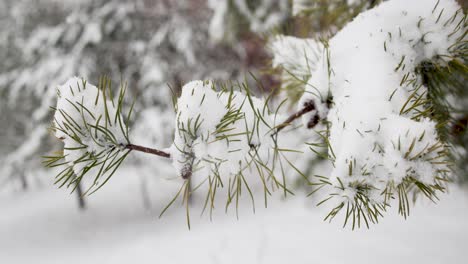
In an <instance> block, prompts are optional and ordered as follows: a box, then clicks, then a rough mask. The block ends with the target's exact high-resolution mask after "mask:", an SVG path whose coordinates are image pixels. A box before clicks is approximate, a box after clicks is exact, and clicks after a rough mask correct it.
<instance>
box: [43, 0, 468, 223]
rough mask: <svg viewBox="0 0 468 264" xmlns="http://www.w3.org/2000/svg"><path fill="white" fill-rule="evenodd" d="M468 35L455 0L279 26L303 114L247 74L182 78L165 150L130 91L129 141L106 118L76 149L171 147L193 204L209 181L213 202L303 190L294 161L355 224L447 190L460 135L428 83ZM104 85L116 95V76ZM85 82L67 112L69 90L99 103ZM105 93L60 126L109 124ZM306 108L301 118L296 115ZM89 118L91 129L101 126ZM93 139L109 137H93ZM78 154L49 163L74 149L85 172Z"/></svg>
mask: <svg viewBox="0 0 468 264" xmlns="http://www.w3.org/2000/svg"><path fill="white" fill-rule="evenodd" d="M465 43H466V16H465V15H464V14H463V12H462V11H461V10H460V9H459V6H458V4H457V3H456V2H455V0H440V1H434V3H433V5H427V1H425V0H416V1H412V2H411V3H407V2H406V1H403V0H392V1H388V2H385V3H383V4H381V5H380V6H378V7H377V8H374V9H371V10H369V11H366V12H364V13H362V14H360V15H359V16H357V17H356V18H355V19H354V20H353V21H352V22H350V23H349V24H348V25H347V26H345V27H344V28H343V29H342V30H340V31H339V32H338V33H337V34H336V35H335V36H334V37H332V38H330V39H329V40H325V39H323V38H322V39H321V40H320V41H316V40H313V39H299V38H293V37H284V36H283V37H281V36H279V37H277V38H276V39H274V40H273V41H272V42H271V50H272V52H273V54H274V58H273V65H274V66H278V67H282V68H283V70H284V71H285V72H286V73H287V74H286V73H284V72H283V75H284V76H289V77H290V78H296V79H297V80H302V82H304V85H303V87H304V90H303V92H302V97H301V99H300V100H299V102H298V103H297V104H298V105H297V109H298V111H297V112H296V113H293V114H292V115H287V114H285V113H287V111H285V110H283V109H282V107H284V105H285V103H286V100H283V101H281V103H274V102H273V101H274V100H272V97H271V96H268V97H266V98H263V97H262V96H259V97H255V96H253V95H252V89H251V88H250V87H249V85H247V84H235V85H233V84H226V85H216V84H215V83H214V82H204V81H192V82H189V83H187V84H186V85H185V86H184V87H183V88H182V91H181V94H180V96H179V98H178V100H177V103H176V104H175V108H176V109H175V110H176V114H175V117H174V119H175V120H174V124H175V126H174V131H175V132H174V140H173V144H172V146H171V147H170V148H168V149H166V150H162V151H161V150H158V149H150V148H146V147H141V146H135V145H133V144H131V143H130V142H129V135H128V131H129V130H128V127H127V126H125V125H124V126H122V123H123V119H122V117H121V115H120V113H121V109H122V106H121V102H122V101H123V99H121V97H120V96H119V100H118V102H119V103H117V104H116V106H115V107H116V110H115V111H113V110H112V109H111V110H110V113H111V114H112V115H114V116H115V117H114V118H111V120H115V121H114V123H113V124H114V125H115V126H116V129H117V128H119V127H118V126H117V124H118V125H120V131H121V132H122V133H123V135H124V138H125V140H126V141H125V142H123V143H122V141H123V139H122V140H119V139H118V138H119V137H118V136H115V135H114V134H116V133H117V134H118V133H119V132H118V131H114V130H112V128H108V127H107V125H106V124H107V122H105V127H103V126H102V125H95V127H97V128H100V129H102V130H103V134H102V136H101V137H98V136H97V135H95V137H93V136H91V137H89V136H87V135H82V136H81V137H80V136H79V135H78V136H77V139H78V140H80V143H81V145H79V146H77V145H72V148H76V149H70V150H73V151H78V153H80V152H81V154H82V155H83V154H85V155H88V156H89V157H90V158H91V161H92V162H96V163H98V164H103V165H102V168H104V169H103V170H104V171H110V170H111V169H114V165H112V166H110V167H106V166H109V165H104V164H106V160H107V159H106V158H104V159H102V160H101V159H100V158H96V157H95V156H94V155H98V154H99V153H100V152H99V151H114V150H115V151H116V152H121V151H124V152H125V154H124V155H126V154H128V153H129V152H130V151H133V150H135V151H143V152H147V153H152V154H155V155H159V156H162V157H165V158H170V159H171V160H172V164H173V166H174V168H175V170H176V171H177V173H178V174H179V176H180V177H181V178H182V179H184V182H183V185H182V187H181V189H180V191H179V192H178V193H177V195H176V197H175V198H174V200H173V201H171V203H170V204H169V205H171V204H172V203H173V202H174V201H175V199H176V198H177V197H178V196H179V195H180V194H181V193H183V200H184V202H185V204H186V206H187V208H188V204H189V203H188V201H189V198H190V196H191V195H192V194H193V193H194V192H196V191H197V190H203V191H205V192H206V193H205V197H206V198H205V206H204V208H205V209H206V208H207V207H209V208H210V210H212V209H214V208H215V206H214V203H215V202H214V201H215V200H216V199H215V198H216V196H217V194H219V193H224V194H226V195H227V196H226V207H227V206H228V205H229V204H231V203H232V202H233V201H236V204H237V201H238V200H239V197H240V196H241V193H242V192H244V193H246V192H247V193H248V195H249V196H250V197H251V198H252V200H254V198H255V196H256V195H255V193H256V190H258V189H255V188H251V187H252V186H260V187H261V188H262V189H263V194H264V197H265V202H266V197H267V196H269V195H271V194H272V192H273V191H274V190H281V191H283V193H284V194H285V195H286V194H287V193H292V190H290V188H289V186H290V185H291V182H292V179H291V178H292V177H290V176H289V175H291V174H293V173H294V174H297V175H299V176H301V177H302V178H303V179H305V183H308V184H309V185H312V186H316V189H315V190H314V192H316V191H318V192H316V195H318V196H319V197H318V198H319V199H320V200H321V202H320V203H319V204H324V203H328V204H331V211H330V213H329V214H328V215H327V216H326V219H330V220H331V219H333V218H334V217H336V216H337V215H338V214H339V213H340V212H343V215H344V219H345V225H346V223H348V222H349V221H351V222H352V226H353V228H354V227H355V226H358V227H359V226H361V221H362V222H363V223H365V225H367V226H369V224H370V223H376V222H378V220H379V218H380V217H381V216H383V212H384V211H385V210H387V209H388V208H389V207H390V206H392V205H394V204H393V202H392V200H393V199H396V200H397V204H398V211H399V213H400V214H402V215H403V216H405V217H406V216H407V215H408V214H409V206H410V205H409V200H410V198H409V197H417V195H418V194H421V193H422V194H423V195H424V196H426V197H427V198H429V199H431V200H435V199H437V192H438V191H444V190H445V187H446V186H445V183H446V181H448V180H449V179H450V177H451V171H452V163H453V160H452V153H451V148H450V143H451V142H449V141H448V140H447V139H446V137H445V136H444V132H443V131H444V130H443V126H444V125H445V123H444V122H442V121H441V119H440V118H439V116H440V113H439V110H438V108H437V105H438V104H437V103H436V100H435V99H434V95H433V89H429V87H430V86H431V80H432V79H431V78H434V75H431V74H428V73H427V70H426V69H425V68H424V67H425V66H426V65H428V64H430V65H435V66H437V67H447V65H450V64H453V63H456V62H458V64H460V61H461V60H464V59H465V58H466V54H465V50H466V44H465ZM309 61H310V62H309ZM462 63H463V62H462ZM435 66H434V67H435ZM284 76H283V79H284ZM307 79H308V80H307ZM284 80H286V85H287V79H284ZM284 80H283V81H284ZM76 81H77V80H76V79H72V80H71V81H70V82H72V83H73V82H76ZM67 85H68V86H71V85H72V84H71V83H67V84H66V85H65V86H67ZM65 86H61V87H62V88H63V87H65ZM99 86H100V87H101V89H100V90H102V91H103V95H105V94H106V92H105V91H106V87H107V86H106V85H104V86H103V87H104V88H102V84H100V85H99ZM90 87H92V86H90ZM431 87H432V86H431ZM62 88H60V89H62ZM94 90H98V89H94ZM86 93H87V92H83V94H86ZM83 94H81V93H78V100H77V99H76V98H75V94H73V91H72V92H71V95H70V93H67V95H66V96H65V97H61V99H59V104H58V109H57V112H56V113H57V114H58V113H59V112H60V111H59V109H62V107H59V106H60V105H63V104H65V105H67V102H66V101H68V100H69V99H70V98H72V99H73V100H72V102H80V100H81V105H83V103H84V101H85V100H91V101H90V102H95V103H94V106H96V103H97V102H98V101H99V92H98V93H97V94H98V96H96V95H95V96H94V99H93V98H88V99H85V96H83ZM119 94H123V93H119ZM109 95H110V89H109ZM80 96H81V97H80ZM88 96H91V95H88ZM88 96H86V97H88ZM103 97H104V96H103ZM108 98H110V100H111V99H112V96H109V97H108ZM64 100H65V101H64ZM93 100H95V101H93ZM106 102H107V101H106V100H105V99H104V100H103V101H102V104H104V108H102V107H98V108H97V109H95V111H97V113H98V114H97V117H94V118H93V120H88V119H89V117H88V116H86V115H83V114H82V113H83V108H84V109H88V108H89V107H93V106H92V105H90V106H89V107H88V105H85V106H86V107H83V106H81V105H80V106H79V107H76V108H75V110H73V108H70V109H68V110H69V111H75V112H76V114H77V116H76V118H78V119H79V120H81V121H80V122H81V123H80V122H78V123H77V124H75V123H74V122H71V121H69V120H68V119H67V118H66V116H67V115H63V114H62V115H61V116H62V117H63V118H64V119H62V121H61V122H62V123H66V125H67V126H68V128H66V129H61V128H60V127H59V129H58V130H60V131H62V130H63V131H67V130H68V129H71V130H72V131H77V130H79V129H77V127H76V126H77V125H78V127H79V128H80V129H82V128H83V127H85V128H86V127H87V126H88V125H89V124H92V123H93V122H94V121H96V122H97V123H98V124H99V121H98V120H100V118H99V117H98V116H102V115H104V117H105V118H106V116H107V113H108V112H107V111H109V110H107V107H106ZM107 105H109V104H108V103H107ZM103 109H105V111H103ZM114 112H115V113H114ZM79 113H81V116H78V114H79ZM99 113H100V115H99ZM67 117H68V116H67ZM300 117H302V120H303V122H302V125H300V124H297V123H295V120H296V119H298V118H300ZM80 118H81V119H80ZM128 118H129V115H128V116H126V117H125V120H127V119H128ZM72 119H73V120H74V118H72ZM105 120H106V121H107V120H108V119H107V118H106V119H105ZM119 120H121V121H119ZM90 121H93V122H90ZM117 121H119V122H118V123H117ZM57 123H58V124H59V123H60V120H59V122H57ZM57 123H56V124H57ZM82 123H83V126H81V125H80V124H82ZM125 124H126V123H125ZM109 125H110V123H109ZM90 128H91V129H90V130H89V133H91V132H93V128H94V127H93V126H90ZM63 131H62V132H63ZM96 132H97V131H96ZM89 133H88V134H89ZM65 134H66V133H65ZM85 134H86V133H85ZM66 135H68V134H66ZM58 136H59V137H63V136H64V135H63V134H62V135H61V134H59V135H58ZM70 136H73V135H71V134H70ZM72 138H73V137H72ZM81 138H84V139H87V140H86V142H89V144H88V143H83V140H82V139H81ZM130 138H131V137H130ZM89 139H91V140H89ZM75 141H76V140H75ZM93 142H95V143H101V144H103V146H104V148H98V149H96V148H94V147H91V148H90V147H89V146H93V145H92V143H93ZM106 143H109V144H106ZM65 144H67V142H65ZM83 146H85V147H83ZM159 147H163V146H159ZM96 153H98V154H96ZM109 155H110V154H109ZM112 155H114V154H112ZM116 155H117V154H116ZM70 157H72V159H70V160H67V154H65V155H63V156H61V157H60V156H59V157H57V159H56V160H55V159H51V160H50V161H51V163H50V164H52V165H55V164H56V161H58V160H59V159H61V158H64V159H65V160H66V165H68V166H70V165H72V167H73V168H74V169H75V173H80V172H81V174H80V175H78V178H80V179H81V178H82V177H83V175H84V174H83V173H82V172H83V171H84V170H86V169H85V168H86V167H82V166H76V165H77V164H78V163H79V161H80V160H79V159H78V162H77V159H76V158H74V157H73V156H71V155H70ZM75 157H78V156H75ZM73 160H74V161H73ZM122 160H123V159H122ZM312 160H314V161H313V162H312ZM320 160H322V161H323V163H324V165H325V166H322V167H325V168H329V170H328V171H325V172H323V171H322V173H321V175H315V177H314V178H313V180H312V181H310V177H309V176H312V174H313V173H314V172H313V171H314V170H313V169H312V170H311V169H310V166H304V165H305V163H304V161H306V162H308V163H309V165H310V164H316V162H317V161H320ZM70 161H73V163H72V164H70ZM113 161H114V160H112V162H113ZM120 161H121V160H120V159H119V162H120ZM96 163H91V165H90V166H89V167H94V165H95V164H96ZM119 164H120V163H119ZM119 164H116V166H115V168H116V167H118V165H119ZM77 167H78V168H79V170H78V171H76V168H77ZM89 167H88V168H89ZM68 170H71V169H70V168H69V169H68ZM99 173H100V172H99ZM98 175H99V174H98ZM111 175H112V174H111ZM59 176H60V175H59ZM97 178H98V177H97ZM107 179H108V178H107ZM95 182H96V181H95ZM104 182H105V181H104ZM99 186H102V185H99ZM221 189H222V190H224V191H223V192H221Z"/></svg>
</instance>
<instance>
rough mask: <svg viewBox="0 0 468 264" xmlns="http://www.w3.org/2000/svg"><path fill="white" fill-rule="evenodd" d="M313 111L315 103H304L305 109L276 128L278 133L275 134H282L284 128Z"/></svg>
mask: <svg viewBox="0 0 468 264" xmlns="http://www.w3.org/2000/svg"><path fill="white" fill-rule="evenodd" d="M313 110H315V103H314V102H313V101H309V102H306V103H304V107H303V108H302V109H301V110H299V111H298V112H296V113H294V114H292V115H290V116H289V117H288V119H286V120H285V121H284V122H283V123H281V124H279V125H278V126H277V127H276V132H275V133H278V132H280V131H281V130H282V129H283V128H285V127H287V126H289V125H290V124H291V123H292V122H293V121H294V120H296V119H298V118H299V117H301V116H303V115H305V114H306V113H308V112H311V111H313Z"/></svg>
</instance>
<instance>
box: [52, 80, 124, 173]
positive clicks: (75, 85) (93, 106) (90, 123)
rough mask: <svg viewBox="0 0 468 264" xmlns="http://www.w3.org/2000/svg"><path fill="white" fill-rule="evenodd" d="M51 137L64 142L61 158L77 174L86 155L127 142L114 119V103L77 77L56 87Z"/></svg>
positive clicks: (97, 154)
mask: <svg viewBox="0 0 468 264" xmlns="http://www.w3.org/2000/svg"><path fill="white" fill-rule="evenodd" d="M57 93H58V100H57V106H56V111H55V115H54V125H55V136H56V137H57V138H59V139H61V140H62V141H63V143H64V151H63V154H64V156H65V161H66V162H68V163H69V165H70V166H73V169H74V171H75V173H76V174H77V175H80V174H81V173H82V172H83V169H84V168H85V167H86V165H87V163H86V162H82V161H81V162H80V160H83V158H84V157H85V156H86V155H95V156H99V155H102V154H103V153H104V152H106V151H108V150H109V149H111V148H115V147H116V146H119V145H121V144H124V143H127V141H126V138H125V135H124V131H123V128H122V127H120V126H119V125H118V123H117V122H116V121H115V120H116V118H118V117H117V116H116V114H117V108H116V107H117V105H116V103H114V102H112V101H111V100H112V99H111V98H108V97H109V93H108V92H106V94H107V98H106V97H105V96H104V93H103V91H101V90H99V89H98V88H97V87H96V86H94V85H92V84H89V83H86V81H85V80H83V79H80V78H78V77H73V78H70V79H69V80H68V81H67V82H65V83H64V84H62V85H60V86H58V87H57Z"/></svg>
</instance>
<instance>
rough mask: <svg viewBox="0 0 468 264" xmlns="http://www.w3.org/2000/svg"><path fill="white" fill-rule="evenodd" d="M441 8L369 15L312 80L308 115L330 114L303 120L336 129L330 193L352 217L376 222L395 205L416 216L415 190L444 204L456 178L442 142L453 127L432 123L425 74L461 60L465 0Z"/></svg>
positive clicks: (400, 5) (394, 5) (402, 6)
mask: <svg viewBox="0 0 468 264" xmlns="http://www.w3.org/2000/svg"><path fill="white" fill-rule="evenodd" d="M433 4H434V5H427V1H422V0H421V1H411V3H408V2H407V1H400V0H393V1H389V2H386V3H384V4H382V5H380V6H379V7H377V8H375V9H372V10H370V11H367V12H365V13H362V14H360V15H359V16H358V17H357V18H356V19H355V20H354V21H353V22H351V23H350V24H348V25H347V26H346V27H345V28H343V29H342V30H341V31H340V32H339V33H338V34H337V35H336V36H334V37H333V38H331V39H330V41H329V42H327V43H325V51H324V53H323V56H322V58H321V60H320V61H319V62H318V69H317V70H316V71H315V72H312V73H311V74H312V77H311V78H310V79H309V81H308V83H307V86H306V87H307V89H306V92H305V93H304V96H303V97H302V99H301V101H300V103H299V108H301V107H302V105H303V104H306V103H310V102H314V104H315V105H317V106H320V107H317V110H318V113H316V112H311V113H309V114H307V115H305V116H304V117H303V119H304V123H305V124H307V123H308V122H310V120H311V119H314V118H316V115H319V116H320V117H324V116H325V117H326V119H327V120H328V127H327V129H328V131H327V133H328V134H329V137H328V142H329V156H330V158H331V160H332V163H333V169H332V171H330V173H329V176H328V177H327V184H328V185H327V187H329V193H330V195H331V196H332V197H333V198H334V199H332V200H331V201H333V202H335V203H337V204H338V207H336V208H337V209H341V208H342V207H347V216H348V214H351V213H353V214H354V213H355V211H363V212H366V216H367V217H368V218H369V219H370V220H371V221H376V220H377V217H378V216H379V211H380V210H381V209H382V208H384V207H385V206H386V205H387V204H388V203H389V199H391V198H394V197H398V199H399V201H400V206H399V209H400V212H401V213H402V214H403V215H405V216H406V215H407V213H408V208H407V206H408V205H407V200H408V197H407V196H408V192H409V190H411V191H413V190H414V191H416V192H417V191H421V192H423V193H424V194H425V195H426V196H428V197H429V198H430V199H434V198H435V191H437V190H442V189H443V187H444V181H446V180H447V179H448V177H449V172H450V165H451V162H450V161H449V157H448V148H447V144H446V143H447V142H444V141H442V140H441V138H440V136H439V134H438V127H440V126H443V125H444V124H443V123H442V124H441V123H437V122H436V120H432V117H433V115H434V109H433V108H432V103H431V100H430V97H429V91H428V89H427V86H426V84H425V82H424V79H423V78H422V76H420V75H419V74H418V70H417V69H418V66H419V65H420V64H421V63H423V62H425V61H433V62H434V63H437V64H439V65H446V63H447V62H448V61H450V60H452V59H457V56H458V54H457V52H458V50H459V48H460V47H459V45H460V43H462V42H463V41H464V38H465V34H466V29H465V23H466V22H465V17H464V15H463V12H462V11H461V10H460V9H459V6H458V5H457V3H456V2H455V1H452V0H445V1H435V2H434V3H433ZM327 98H333V100H332V102H333V103H332V104H331V106H330V109H328V105H329V103H328V102H327ZM322 112H323V113H322ZM331 216H334V213H333V214H332V215H331Z"/></svg>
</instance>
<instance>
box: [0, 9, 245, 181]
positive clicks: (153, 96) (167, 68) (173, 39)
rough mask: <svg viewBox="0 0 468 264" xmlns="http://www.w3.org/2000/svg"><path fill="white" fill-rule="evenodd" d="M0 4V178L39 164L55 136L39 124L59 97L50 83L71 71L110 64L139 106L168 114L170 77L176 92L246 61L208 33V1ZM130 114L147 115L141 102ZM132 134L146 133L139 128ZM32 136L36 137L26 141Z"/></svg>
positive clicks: (93, 70)
mask: <svg viewBox="0 0 468 264" xmlns="http://www.w3.org/2000/svg"><path fill="white" fill-rule="evenodd" d="M2 4H3V5H4V6H5V9H3V8H2V9H1V11H0V21H1V22H2V23H1V25H0V29H1V30H0V48H1V49H0V58H1V60H0V101H1V102H0V104H2V111H3V112H4V113H5V114H4V115H2V121H5V122H7V123H9V124H10V125H9V126H2V127H1V128H0V134H1V135H5V137H2V151H4V152H5V153H6V154H5V155H2V156H1V157H0V162H1V163H2V165H1V167H2V168H1V170H2V173H1V174H2V176H1V177H2V178H9V179H14V178H15V175H18V174H21V173H23V171H24V172H25V173H26V174H28V173H30V172H31V171H33V170H35V169H37V167H38V166H40V165H39V164H37V162H34V161H35V160H37V159H35V158H34V157H36V156H37V155H38V154H39V153H43V152H45V151H47V150H48V149H50V148H51V147H52V146H53V142H49V140H51V137H50V136H49V134H48V133H44V131H43V130H44V127H46V126H47V125H48V123H49V122H48V121H49V120H50V118H51V111H50V109H49V106H50V105H55V102H56V101H55V100H56V86H57V85H59V84H63V83H65V82H66V81H67V79H68V78H69V77H70V76H75V75H78V76H82V77H84V78H85V79H87V80H97V79H98V78H99V76H101V75H102V74H103V73H106V74H108V75H109V76H111V78H112V79H113V80H119V79H120V78H122V79H125V80H127V81H128V82H129V84H130V85H129V87H131V88H130V89H129V91H128V92H129V93H130V94H132V95H133V96H138V98H139V99H138V100H137V102H136V106H137V107H136V109H139V110H142V111H143V109H145V108H148V107H152V108H158V110H157V111H159V112H161V114H162V115H164V116H170V115H171V114H172V109H171V108H172V104H171V100H169V99H168V98H170V97H171V95H172V92H171V89H170V88H168V85H167V84H168V83H169V84H171V87H172V89H173V92H174V93H177V92H178V90H179V89H180V87H179V86H178V85H179V84H180V83H181V82H182V83H183V82H186V81H188V80H191V79H199V78H207V77H208V76H209V77H211V78H216V79H221V80H227V79H236V78H238V75H239V73H241V72H242V70H243V66H242V62H241V56H239V53H241V52H242V51H241V50H240V49H239V50H238V51H237V50H236V49H237V47H233V48H230V47H225V46H223V45H216V44H212V43H210V42H207V39H209V33H208V25H209V23H210V19H211V17H210V16H209V9H208V7H207V6H204V5H198V4H195V3H192V1H162V0H152V1H143V0H138V1H131V2H129V1H121V0H98V1H59V2H57V1H50V0H43V1H34V2H31V1H7V2H5V3H2ZM193 10H197V12H193ZM198 12H200V13H207V15H206V16H205V15H204V16H199V15H198ZM200 64H203V67H200ZM135 117H136V119H135V120H134V122H135V125H137V126H139V127H143V126H146V125H145V123H146V122H148V123H151V122H152V121H151V120H149V119H144V118H142V117H141V118H140V112H139V111H137V112H135ZM163 129H165V130H166V131H164V132H163V133H162V134H161V135H164V136H165V137H166V138H165V139H164V141H170V140H171V139H172V133H173V131H171V128H170V127H169V126H163ZM36 130H40V131H36ZM140 132H141V134H138V133H140ZM37 135H42V136H41V137H37ZM133 135H134V136H135V137H142V136H144V135H146V133H145V132H143V131H141V130H137V129H135V131H134V134H133ZM33 138H34V140H39V141H40V144H34V145H29V146H26V145H24V144H25V143H26V142H30V140H32V139H33ZM157 143H158V142H157V141H155V142H153V144H157ZM23 145H24V146H23ZM20 149H21V151H19V152H18V151H17V150H20ZM26 149H27V150H28V151H24V150H26ZM20 154H21V155H20ZM9 156H11V157H9Z"/></svg>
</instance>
